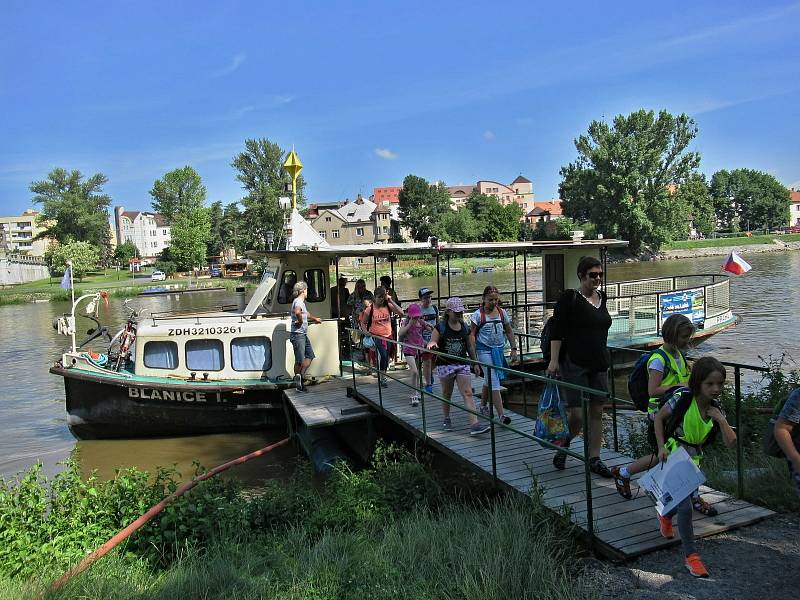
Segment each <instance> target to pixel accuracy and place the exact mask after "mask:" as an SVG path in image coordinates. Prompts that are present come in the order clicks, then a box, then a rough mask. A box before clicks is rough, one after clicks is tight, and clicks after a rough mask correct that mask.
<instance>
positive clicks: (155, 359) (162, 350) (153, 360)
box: [144, 342, 178, 369]
mask: <svg viewBox="0 0 800 600" xmlns="http://www.w3.org/2000/svg"><path fill="white" fill-rule="evenodd" d="M144 366H145V367H147V368H148V369H177V368H178V344H176V343H175V342H147V343H146V344H145V345H144Z"/></svg>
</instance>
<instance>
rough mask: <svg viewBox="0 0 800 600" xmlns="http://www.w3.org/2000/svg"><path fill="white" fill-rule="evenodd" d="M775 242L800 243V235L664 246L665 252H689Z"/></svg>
mask: <svg viewBox="0 0 800 600" xmlns="http://www.w3.org/2000/svg"><path fill="white" fill-rule="evenodd" d="M773 240H778V241H780V242H797V241H800V233H792V234H786V235H754V236H751V237H746V236H742V237H731V238H717V239H713V240H712V239H708V240H682V241H679V242H670V243H669V244H664V248H663V249H664V250H688V249H694V248H719V247H724V246H754V245H758V244H772V243H773Z"/></svg>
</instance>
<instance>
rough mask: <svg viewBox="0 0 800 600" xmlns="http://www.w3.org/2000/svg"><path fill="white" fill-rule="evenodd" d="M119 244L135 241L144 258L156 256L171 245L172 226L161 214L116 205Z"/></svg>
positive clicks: (115, 218) (115, 219)
mask: <svg viewBox="0 0 800 600" xmlns="http://www.w3.org/2000/svg"><path fill="white" fill-rule="evenodd" d="M114 224H115V226H116V229H117V244H118V245H119V244H124V243H125V242H133V244H134V246H136V248H138V250H139V254H140V256H141V257H142V258H155V257H156V256H157V255H158V254H160V253H161V251H162V250H163V249H164V248H166V247H168V246H169V242H170V227H169V225H167V222H166V221H165V220H164V217H162V216H161V215H159V214H156V213H151V212H139V211H131V210H127V211H126V210H125V209H124V208H123V207H122V206H115V207H114Z"/></svg>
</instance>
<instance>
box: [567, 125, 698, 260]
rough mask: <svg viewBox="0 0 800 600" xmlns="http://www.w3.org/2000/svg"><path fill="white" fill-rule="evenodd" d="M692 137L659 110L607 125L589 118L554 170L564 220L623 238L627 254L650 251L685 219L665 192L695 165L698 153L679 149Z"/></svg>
mask: <svg viewBox="0 0 800 600" xmlns="http://www.w3.org/2000/svg"><path fill="white" fill-rule="evenodd" d="M696 135H697V126H696V125H695V122H694V121H693V120H692V119H691V118H689V117H688V116H687V115H685V114H681V115H679V116H677V117H676V116H673V115H671V114H670V113H668V112H667V111H663V110H662V111H661V112H659V113H658V116H656V115H655V113H654V112H653V111H646V110H639V111H637V112H634V113H631V114H630V115H628V116H624V115H618V116H616V117H615V118H614V123H613V127H611V126H609V125H608V124H607V123H605V122H602V121H592V123H591V124H590V125H589V129H588V134H587V135H581V136H580V137H578V138H577V139H576V140H575V148H576V149H577V151H578V158H577V160H575V162H572V163H570V164H568V165H567V166H565V167H562V168H561V171H560V173H561V177H562V181H561V184H560V186H559V193H560V195H561V198H562V199H563V206H564V213H565V215H566V216H569V217H572V218H574V219H577V220H579V221H585V220H589V221H592V222H593V223H595V224H596V225H597V229H598V230H599V232H600V233H603V234H604V235H606V236H608V237H619V238H623V239H627V240H628V241H629V242H630V249H631V250H632V251H633V252H638V251H639V250H640V249H641V247H642V246H643V245H645V244H646V245H649V246H651V247H652V248H653V249H654V250H657V249H658V248H660V246H661V245H662V244H663V243H664V242H667V241H669V240H671V239H673V237H674V236H675V235H676V234H679V232H680V231H681V229H683V228H685V222H686V221H687V220H688V215H687V214H685V213H681V212H680V208H681V206H680V200H679V198H678V197H677V196H676V195H675V194H672V193H670V191H669V188H670V186H672V185H680V184H682V183H684V182H685V181H686V180H687V179H688V178H689V177H690V175H692V174H693V173H694V172H695V170H696V169H697V168H698V166H699V164H700V155H699V154H698V153H696V152H689V151H687V147H688V145H689V143H690V142H691V141H692V139H693V138H694V137H695V136H696Z"/></svg>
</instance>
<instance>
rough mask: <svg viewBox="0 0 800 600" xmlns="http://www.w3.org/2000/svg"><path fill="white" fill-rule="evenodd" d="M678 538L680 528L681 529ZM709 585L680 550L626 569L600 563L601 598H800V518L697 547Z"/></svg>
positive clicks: (747, 529) (784, 519)
mask: <svg viewBox="0 0 800 600" xmlns="http://www.w3.org/2000/svg"><path fill="white" fill-rule="evenodd" d="M675 532H676V534H677V528H676V531H675ZM698 551H699V552H700V555H701V556H702V557H703V561H704V562H705V564H706V567H707V568H708V571H709V573H710V575H711V576H710V577H709V578H708V579H695V578H694V577H692V576H691V575H689V573H688V571H686V569H685V568H684V566H683V561H682V559H681V552H680V548H672V549H670V550H663V551H661V552H655V553H653V554H647V555H645V556H642V557H641V558H639V559H637V560H636V561H633V562H631V563H629V564H626V565H619V566H615V565H609V564H607V563H596V567H595V568H596V573H597V578H598V584H599V587H600V588H601V589H602V590H603V592H602V596H601V597H602V598H603V599H611V598H634V599H637V600H638V599H641V600H651V599H652V600H695V599H697V600H711V599H714V600H716V599H718V598H719V599H724V600H740V599H742V600H749V599H751V598H752V599H758V600H779V599H784V598H786V599H787V600H788V599H792V600H796V599H797V598H800V515H794V514H791V515H778V516H776V517H773V518H771V519H767V520H765V521H762V522H761V523H757V524H756V525H752V526H750V527H744V528H741V529H736V530H734V531H731V532H728V533H724V534H720V535H717V536H714V537H711V538H707V539H705V540H699V541H698Z"/></svg>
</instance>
